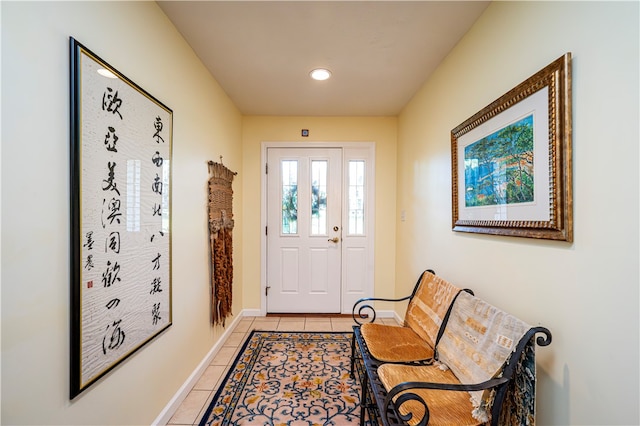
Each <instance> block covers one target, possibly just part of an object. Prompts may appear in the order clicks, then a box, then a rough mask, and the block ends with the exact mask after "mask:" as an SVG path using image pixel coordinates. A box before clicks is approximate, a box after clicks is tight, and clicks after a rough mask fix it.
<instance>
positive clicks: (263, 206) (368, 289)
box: [260, 142, 375, 316]
mask: <svg viewBox="0 0 640 426" xmlns="http://www.w3.org/2000/svg"><path fill="white" fill-rule="evenodd" d="M302 147H307V148H342V149H343V150H344V151H345V152H347V151H348V150H349V149H350V148H351V149H367V150H368V151H369V155H368V161H370V162H371V164H374V165H375V143H374V142H304V143H302V142H262V144H261V152H260V167H261V169H262V170H261V171H260V235H261V236H260V315H263V316H264V315H266V314H267V299H266V297H265V293H266V290H267V236H266V232H265V229H266V227H267V174H266V173H265V165H266V163H267V149H268V148H302ZM344 158H345V159H346V158H348V157H347V156H344ZM369 179H370V184H369V185H367V205H368V206H369V209H368V211H369V216H368V217H369V220H368V221H367V234H368V235H374V230H375V182H374V179H375V176H374V173H371V174H370V176H369ZM345 205H346V204H345ZM373 244H374V241H373V240H372V241H371V243H370V248H369V253H368V259H367V262H368V264H369V265H370V267H369V268H368V271H367V275H368V276H367V277H366V280H365V288H364V289H363V292H364V294H365V295H366V297H371V296H373V289H374V276H373V262H374V245H373ZM344 270H345V268H344V266H343V268H342V281H343V286H342V287H343V294H342V296H343V300H345V299H344V296H345V295H344V289H345V285H344V281H345V278H346V277H345V273H344ZM342 313H351V311H350V308H349V310H348V309H347V307H345V306H344V305H343V307H342Z"/></svg>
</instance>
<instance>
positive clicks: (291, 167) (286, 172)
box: [281, 160, 298, 234]
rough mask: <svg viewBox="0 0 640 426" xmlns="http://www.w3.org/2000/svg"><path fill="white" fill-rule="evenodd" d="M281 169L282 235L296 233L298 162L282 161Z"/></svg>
mask: <svg viewBox="0 0 640 426" xmlns="http://www.w3.org/2000/svg"><path fill="white" fill-rule="evenodd" d="M281 167H282V233H283V234H297V233H298V161H297V160H284V161H282V162H281Z"/></svg>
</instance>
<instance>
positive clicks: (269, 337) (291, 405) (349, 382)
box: [200, 331, 369, 426]
mask: <svg viewBox="0 0 640 426" xmlns="http://www.w3.org/2000/svg"><path fill="white" fill-rule="evenodd" d="M351 336H352V333H338V332H279V331H278V332H277V331H253V332H252V333H251V334H250V336H249V337H248V338H247V340H246V342H245V343H244V345H243V347H242V349H241V350H240V353H239V355H238V356H237V358H236V359H235V361H234V363H233V365H232V366H231V368H230V370H229V372H228V374H227V375H226V377H225V379H224V381H223V382H222V384H221V385H220V387H219V388H218V391H217V392H216V394H215V396H214V398H213V400H212V402H211V404H210V405H209V407H208V408H207V410H206V412H205V414H204V416H203V418H202V420H201V421H200V426H205V425H206V426H218V425H220V426H223V425H273V426H284V425H287V426H297V425H308V426H315V425H325V426H329V425H332V426H347V425H357V424H359V423H360V393H361V392H360V383H359V382H358V380H354V379H352V378H351V377H350V374H349V372H350V354H351ZM367 417H368V416H367ZM366 423H369V421H367V422H366Z"/></svg>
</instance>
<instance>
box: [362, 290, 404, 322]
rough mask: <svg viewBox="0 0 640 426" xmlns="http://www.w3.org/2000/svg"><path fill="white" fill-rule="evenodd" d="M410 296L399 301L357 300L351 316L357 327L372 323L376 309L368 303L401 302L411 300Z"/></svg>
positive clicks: (370, 298) (374, 298)
mask: <svg viewBox="0 0 640 426" xmlns="http://www.w3.org/2000/svg"><path fill="white" fill-rule="evenodd" d="M412 296H413V295H411V296H406V297H403V298H401V299H384V298H380V297H365V298H362V299H358V300H357V301H356V303H354V304H353V309H352V310H351V316H352V317H353V320H354V321H355V322H356V324H358V325H362V324H364V323H370V322H374V321H375V320H376V309H375V308H374V307H373V306H372V305H370V304H369V303H368V302H403V301H405V300H409V299H411V297H412Z"/></svg>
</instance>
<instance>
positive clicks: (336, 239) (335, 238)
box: [327, 237, 340, 244]
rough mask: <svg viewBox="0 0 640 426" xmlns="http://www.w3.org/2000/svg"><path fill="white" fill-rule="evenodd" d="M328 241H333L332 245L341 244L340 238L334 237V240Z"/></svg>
mask: <svg viewBox="0 0 640 426" xmlns="http://www.w3.org/2000/svg"><path fill="white" fill-rule="evenodd" d="M327 241H331V242H332V243H336V244H338V243H339V242H340V238H338V237H333V238H329V239H328V240H327Z"/></svg>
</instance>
